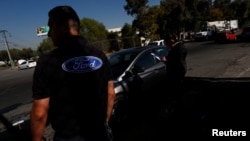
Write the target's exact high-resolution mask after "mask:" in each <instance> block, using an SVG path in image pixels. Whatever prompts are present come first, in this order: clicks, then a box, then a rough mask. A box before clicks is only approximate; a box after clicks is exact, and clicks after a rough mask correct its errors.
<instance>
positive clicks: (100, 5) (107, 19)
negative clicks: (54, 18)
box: [0, 0, 160, 50]
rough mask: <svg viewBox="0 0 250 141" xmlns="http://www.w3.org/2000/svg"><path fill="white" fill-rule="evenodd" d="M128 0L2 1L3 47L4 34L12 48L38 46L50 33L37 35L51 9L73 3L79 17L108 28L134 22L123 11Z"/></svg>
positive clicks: (154, 0)
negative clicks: (38, 28)
mask: <svg viewBox="0 0 250 141" xmlns="http://www.w3.org/2000/svg"><path fill="white" fill-rule="evenodd" d="M125 4H126V1H125V0H1V8H0V31H6V32H0V50H4V49H6V45H5V42H4V38H3V33H5V35H6V41H7V43H8V46H9V48H10V49H11V48H17V49H22V48H32V49H34V50H36V49H37V47H38V46H39V44H40V43H41V42H42V40H43V39H45V38H47V36H42V37H38V36H37V34H36V29H37V27H41V26H46V25H47V22H48V11H49V10H50V9H52V8H53V7H55V6H58V5H70V6H72V7H73V8H74V9H75V10H76V12H77V13H78V15H79V17H80V19H82V18H91V19H94V20H96V21H98V22H100V23H102V24H103V25H104V26H105V27H106V29H111V28H119V27H123V25H124V24H125V23H128V24H132V20H133V17H131V16H129V15H127V13H126V11H125V10H124V8H123V7H124V5H125ZM148 4H149V5H159V4H160V0H149V3H148Z"/></svg>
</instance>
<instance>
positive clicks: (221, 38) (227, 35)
mask: <svg viewBox="0 0 250 141" xmlns="http://www.w3.org/2000/svg"><path fill="white" fill-rule="evenodd" d="M236 40H237V35H236V33H234V31H231V30H224V31H221V32H218V33H217V35H216V38H215V41H216V42H228V41H236Z"/></svg>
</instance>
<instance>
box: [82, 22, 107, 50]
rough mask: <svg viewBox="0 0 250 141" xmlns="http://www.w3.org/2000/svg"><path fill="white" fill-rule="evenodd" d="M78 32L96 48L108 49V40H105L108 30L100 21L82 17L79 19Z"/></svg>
mask: <svg viewBox="0 0 250 141" xmlns="http://www.w3.org/2000/svg"><path fill="white" fill-rule="evenodd" d="M80 34H81V35H83V36H84V37H85V38H86V39H87V41H88V42H89V43H90V44H92V45H94V46H95V47H96V48H99V49H101V50H103V51H108V50H109V42H108V41H107V36H108V32H107V30H106V28H105V26H104V25H103V24H102V23H101V22H98V21H96V20H94V19H91V18H83V19H82V20H81V29H80Z"/></svg>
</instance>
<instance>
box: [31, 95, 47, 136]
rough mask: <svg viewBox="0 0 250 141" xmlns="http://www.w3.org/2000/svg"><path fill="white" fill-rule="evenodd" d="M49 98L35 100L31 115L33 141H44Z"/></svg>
mask: <svg viewBox="0 0 250 141" xmlns="http://www.w3.org/2000/svg"><path fill="white" fill-rule="evenodd" d="M48 107H49V98H44V99H38V100H36V99H34V101H33V106H32V109H31V114H30V122H31V134H32V141H42V140H43V134H44V129H45V127H46V122H47V116H48Z"/></svg>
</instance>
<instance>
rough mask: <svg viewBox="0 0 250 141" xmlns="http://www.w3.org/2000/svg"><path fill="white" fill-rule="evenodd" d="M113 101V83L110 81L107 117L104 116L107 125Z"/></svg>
mask: <svg viewBox="0 0 250 141" xmlns="http://www.w3.org/2000/svg"><path fill="white" fill-rule="evenodd" d="M114 101H115V89H114V82H113V81H111V80H110V81H108V102H107V116H106V122H107V123H108V122H109V120H110V117H111V115H112V110H113V106H114Z"/></svg>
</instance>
